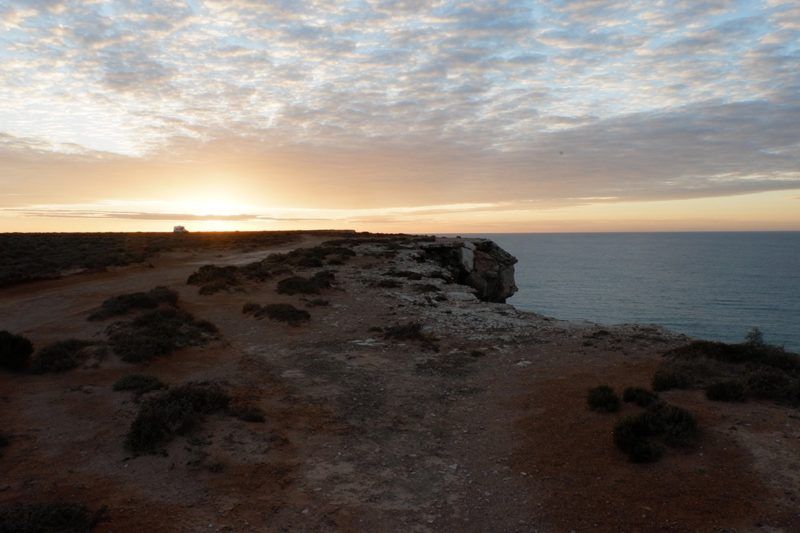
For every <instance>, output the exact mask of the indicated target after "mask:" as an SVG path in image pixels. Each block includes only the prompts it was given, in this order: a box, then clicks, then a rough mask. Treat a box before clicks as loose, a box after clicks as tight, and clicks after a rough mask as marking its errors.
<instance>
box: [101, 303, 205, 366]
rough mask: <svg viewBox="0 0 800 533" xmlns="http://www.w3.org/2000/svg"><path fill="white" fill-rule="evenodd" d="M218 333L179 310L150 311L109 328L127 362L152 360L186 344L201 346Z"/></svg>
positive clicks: (123, 358)
mask: <svg viewBox="0 0 800 533" xmlns="http://www.w3.org/2000/svg"><path fill="white" fill-rule="evenodd" d="M216 336H217V328H216V327H215V326H214V325H213V324H211V323H210V322H207V321H205V320H195V318H194V317H193V316H192V315H191V314H189V313H187V312H185V311H181V310H179V309H157V310H155V311H149V312H147V313H145V314H143V315H141V316H139V317H137V318H136V319H134V320H133V321H131V322H126V323H120V324H114V325H112V326H111V327H110V328H109V342H110V343H111V348H112V349H113V350H114V353H116V354H117V355H119V356H120V357H121V358H122V360H123V361H126V362H128V363H139V362H144V361H149V360H150V359H153V358H155V357H159V356H163V355H168V354H170V353H172V352H173V351H175V350H177V349H179V348H184V347H186V346H200V345H203V344H206V343H207V342H208V341H209V340H210V339H212V338H215V337H216Z"/></svg>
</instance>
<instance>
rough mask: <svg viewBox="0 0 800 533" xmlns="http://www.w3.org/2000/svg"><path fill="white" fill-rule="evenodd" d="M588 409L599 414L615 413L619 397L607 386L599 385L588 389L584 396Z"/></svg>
mask: <svg viewBox="0 0 800 533" xmlns="http://www.w3.org/2000/svg"><path fill="white" fill-rule="evenodd" d="M586 403H587V404H588V405H589V409H591V410H592V411H597V412H599V413H615V412H617V411H619V406H620V403H619V396H617V394H616V393H615V392H614V389H612V388H611V387H609V386H608V385H600V386H598V387H594V388H592V389H589V393H588V394H587V395H586Z"/></svg>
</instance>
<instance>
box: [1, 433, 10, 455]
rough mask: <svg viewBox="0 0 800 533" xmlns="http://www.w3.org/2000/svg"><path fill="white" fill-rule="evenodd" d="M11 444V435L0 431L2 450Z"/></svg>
mask: <svg viewBox="0 0 800 533" xmlns="http://www.w3.org/2000/svg"><path fill="white" fill-rule="evenodd" d="M9 444H11V437H10V436H9V435H8V433H4V432H2V431H0V451H2V449H3V448H5V447H6V446H8V445H9Z"/></svg>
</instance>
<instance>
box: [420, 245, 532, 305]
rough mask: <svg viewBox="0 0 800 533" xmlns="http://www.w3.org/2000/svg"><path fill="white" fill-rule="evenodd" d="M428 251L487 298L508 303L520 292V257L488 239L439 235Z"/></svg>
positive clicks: (456, 278) (483, 297)
mask: <svg viewBox="0 0 800 533" xmlns="http://www.w3.org/2000/svg"><path fill="white" fill-rule="evenodd" d="M424 249H425V252H426V254H428V255H429V256H430V257H432V258H434V259H435V260H436V261H437V262H438V263H439V264H441V265H442V266H443V267H445V268H447V269H448V270H449V271H450V272H451V273H452V274H453V277H454V278H455V280H456V281H457V282H458V283H462V284H464V285H469V286H470V287H472V288H474V289H475V290H476V291H477V296H478V298H479V299H481V300H483V301H485V302H497V303H505V301H506V298H509V297H510V296H511V295H513V294H514V293H515V292H517V286H516V285H515V283H514V264H515V263H516V262H517V258H516V257H514V256H513V255H511V254H510V253H508V252H506V251H505V250H503V249H502V248H500V247H499V246H498V245H497V244H495V243H494V242H493V241H490V240H488V239H438V240H437V241H436V242H435V243H431V244H428V245H426V246H425V247H424Z"/></svg>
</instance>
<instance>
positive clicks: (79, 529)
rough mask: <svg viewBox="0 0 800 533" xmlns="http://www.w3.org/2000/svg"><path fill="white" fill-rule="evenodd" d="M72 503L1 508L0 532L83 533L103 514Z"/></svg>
mask: <svg viewBox="0 0 800 533" xmlns="http://www.w3.org/2000/svg"><path fill="white" fill-rule="evenodd" d="M105 514H106V510H105V508H102V509H100V510H99V511H97V512H92V511H90V510H89V509H88V508H87V507H85V506H83V505H77V504H73V503H61V502H59V503H28V504H17V505H11V506H5V507H2V508H0V533H86V532H88V531H91V530H92V529H94V527H95V526H96V525H97V523H98V522H100V521H102V520H103V519H104V517H105Z"/></svg>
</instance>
